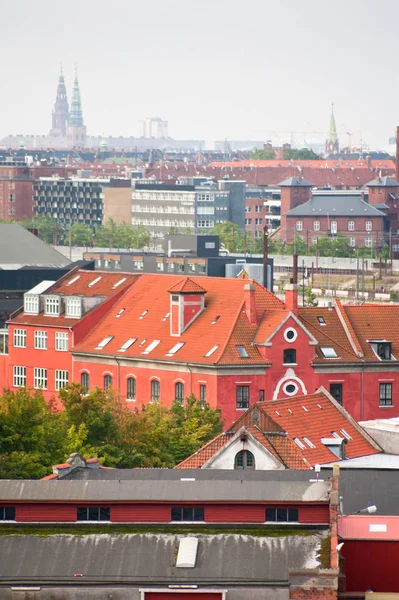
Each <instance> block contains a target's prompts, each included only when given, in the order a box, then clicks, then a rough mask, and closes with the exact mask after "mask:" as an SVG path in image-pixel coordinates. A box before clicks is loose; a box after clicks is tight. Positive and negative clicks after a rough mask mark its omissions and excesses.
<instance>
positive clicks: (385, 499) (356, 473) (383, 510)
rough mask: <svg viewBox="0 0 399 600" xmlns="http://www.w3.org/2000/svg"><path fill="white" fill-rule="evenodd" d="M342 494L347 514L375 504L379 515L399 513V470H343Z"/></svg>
mask: <svg viewBox="0 0 399 600" xmlns="http://www.w3.org/2000/svg"><path fill="white" fill-rule="evenodd" d="M323 474H324V470H323ZM340 495H341V496H342V499H343V511H344V514H346V515H348V514H351V513H354V512H356V511H358V510H361V509H362V508H366V507H367V506H371V505H373V504H375V505H376V507H377V513H376V514H377V515H392V516H395V515H399V504H398V497H399V470H397V469H386V470H384V469H378V468H376V469H344V470H341V472H340Z"/></svg>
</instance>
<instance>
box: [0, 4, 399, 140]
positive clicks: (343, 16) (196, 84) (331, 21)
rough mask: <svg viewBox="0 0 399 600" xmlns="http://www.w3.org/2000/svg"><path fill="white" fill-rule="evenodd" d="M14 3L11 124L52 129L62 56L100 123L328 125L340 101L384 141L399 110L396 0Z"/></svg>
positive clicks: (341, 116)
mask: <svg viewBox="0 0 399 600" xmlns="http://www.w3.org/2000/svg"><path fill="white" fill-rule="evenodd" d="M2 16H3V19H2V21H1V23H0V36H1V37H0V39H1V40H2V45H3V57H5V58H3V65H2V72H3V78H2V80H3V86H2V87H3V93H2V94H1V99H0V107H1V110H0V137H4V136H6V135H8V134H21V133H23V134H47V133H48V132H49V130H50V127H51V112H52V109H53V106H54V102H55V97H56V86H57V81H58V75H59V70H60V64H61V63H62V64H63V68H64V75H65V82H66V86H67V92H68V101H69V102H70V100H71V93H72V83H73V77H74V65H75V63H76V64H77V67H78V75H79V81H80V89H81V95H82V105H83V115H84V121H85V125H86V126H87V132H88V135H106V136H108V135H114V136H120V135H123V136H131V135H136V136H137V135H138V133H139V131H138V121H139V120H140V119H143V118H145V117H155V116H159V117H161V118H162V119H165V120H167V121H168V122H169V135H170V136H171V137H173V138H175V139H204V140H206V141H213V140H217V139H219V140H220V139H224V138H227V139H236V140H237V139H242V140H266V139H272V140H273V137H274V138H275V139H276V138H277V135H273V132H282V131H285V132H290V131H294V132H306V133H304V135H303V137H305V138H308V139H310V138H311V137H312V136H313V137H320V138H322V137H323V132H326V131H327V129H328V123H329V117H330V112H331V103H332V102H333V103H334V110H335V116H336V122H337V129H338V132H339V135H340V141H341V146H343V145H346V144H347V142H348V136H347V135H346V132H351V133H352V142H353V143H359V141H360V139H361V138H362V139H363V140H364V143H365V144H367V145H370V146H371V147H372V148H382V147H384V146H387V145H388V138H389V137H390V136H393V135H394V132H395V128H396V125H397V124H398V123H399V109H397V108H396V100H395V98H396V97H397V96H398V91H399V90H398V88H399V84H398V81H397V80H396V78H395V77H394V75H393V69H392V67H391V65H390V61H391V60H392V56H393V50H394V48H395V47H396V44H395V42H396V22H397V18H398V17H399V3H397V2H395V1H394V0H387V1H386V2H384V3H383V4H382V5H377V4H375V3H374V2H371V0H350V1H349V2H348V1H346V2H344V1H343V0H336V1H335V2H334V3H329V5H328V6H327V4H322V3H320V2H316V1H315V0H302V2H298V0H286V1H285V2H284V3H278V4H277V3H275V2H271V1H270V0H249V2H247V3H243V2H238V1H237V0H229V1H227V0H216V1H215V0H213V1H212V0H202V2H201V3H200V4H197V3H194V2H192V1H191V2H187V1H186V2H183V1H182V0H163V1H162V2H159V0H158V1H155V2H153V3H151V4H150V3H148V4H145V5H144V4H142V3H140V2H137V0H116V1H115V2H114V3H113V4H111V3H109V2H105V1H104V0H95V1H94V0H85V2H79V1H78V0H70V2H69V3H68V4H67V5H66V6H65V5H61V4H59V3H54V2H50V1H49V0H38V1H37V2H36V3H33V2H29V1H28V0H20V2H18V3H9V4H7V5H5V6H3V10H2ZM284 135H287V136H289V133H287V134H284ZM298 135H299V134H298ZM299 137H300V136H299Z"/></svg>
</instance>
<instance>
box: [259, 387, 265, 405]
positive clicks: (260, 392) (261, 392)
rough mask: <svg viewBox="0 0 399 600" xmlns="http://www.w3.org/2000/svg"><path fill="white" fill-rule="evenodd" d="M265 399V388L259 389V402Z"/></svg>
mask: <svg viewBox="0 0 399 600" xmlns="http://www.w3.org/2000/svg"><path fill="white" fill-rule="evenodd" d="M264 401H265V390H259V402H264Z"/></svg>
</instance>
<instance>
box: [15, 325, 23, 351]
mask: <svg viewBox="0 0 399 600" xmlns="http://www.w3.org/2000/svg"><path fill="white" fill-rule="evenodd" d="M14 348H26V329H14Z"/></svg>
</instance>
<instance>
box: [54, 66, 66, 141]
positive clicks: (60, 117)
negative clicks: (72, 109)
mask: <svg viewBox="0 0 399 600" xmlns="http://www.w3.org/2000/svg"><path fill="white" fill-rule="evenodd" d="M68 118H69V106H68V99H67V93H66V88H65V82H64V72H63V69H62V65H61V68H60V75H59V77H58V85H57V97H56V100H55V104H54V109H53V114H52V127H51V131H50V135H55V136H63V135H65V134H66V127H67V123H68Z"/></svg>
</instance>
